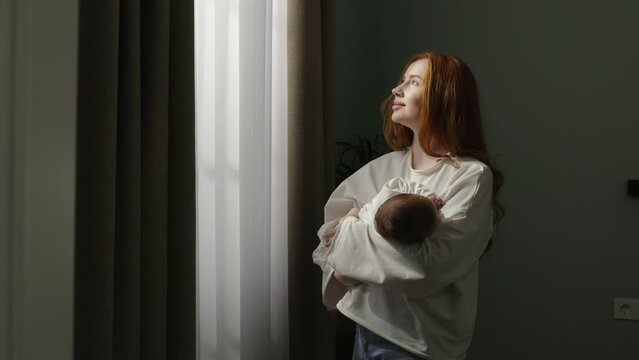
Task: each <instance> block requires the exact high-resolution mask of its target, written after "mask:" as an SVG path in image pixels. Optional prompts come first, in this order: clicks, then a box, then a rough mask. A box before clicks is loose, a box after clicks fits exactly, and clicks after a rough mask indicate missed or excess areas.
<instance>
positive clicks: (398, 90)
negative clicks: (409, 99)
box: [391, 84, 404, 97]
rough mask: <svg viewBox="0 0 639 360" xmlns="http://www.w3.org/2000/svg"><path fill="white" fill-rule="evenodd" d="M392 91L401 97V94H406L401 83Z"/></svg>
mask: <svg viewBox="0 0 639 360" xmlns="http://www.w3.org/2000/svg"><path fill="white" fill-rule="evenodd" d="M391 93H392V94H393V95H395V96H400V97H401V96H403V95H404V91H403V90H402V85H401V84H400V85H398V86H396V87H394V88H393V89H392V90H391Z"/></svg>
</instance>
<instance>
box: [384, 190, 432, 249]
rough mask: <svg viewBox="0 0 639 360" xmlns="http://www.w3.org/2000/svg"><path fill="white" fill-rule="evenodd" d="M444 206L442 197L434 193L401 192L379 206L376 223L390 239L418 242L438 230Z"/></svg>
mask: <svg viewBox="0 0 639 360" xmlns="http://www.w3.org/2000/svg"><path fill="white" fill-rule="evenodd" d="M442 206H443V201H442V200H441V199H440V198H438V197H435V196H433V197H426V196H422V195H417V194H398V195H395V196H393V197H391V198H390V199H388V200H386V201H385V202H384V203H382V205H380V206H379V208H378V209H377V213H375V227H376V228H377V232H378V233H379V234H380V235H382V236H383V237H384V238H385V239H387V240H395V241H398V242H400V243H404V244H416V243H419V242H421V241H423V240H424V239H425V238H427V237H428V236H430V235H432V234H433V233H434V232H435V229H436V228H437V225H438V224H439V209H440V208H441V207H442Z"/></svg>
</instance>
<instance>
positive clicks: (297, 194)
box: [288, 0, 335, 360]
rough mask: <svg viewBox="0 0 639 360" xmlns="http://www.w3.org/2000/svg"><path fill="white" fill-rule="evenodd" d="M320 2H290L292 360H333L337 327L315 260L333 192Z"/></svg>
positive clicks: (307, 0) (289, 123)
mask: <svg viewBox="0 0 639 360" xmlns="http://www.w3.org/2000/svg"><path fill="white" fill-rule="evenodd" d="M323 6H326V5H325V4H323V2H322V1H320V0H289V1H288V66H289V69H288V71H289V72H288V76H289V83H288V86H289V90H288V91H289V120H288V130H289V142H288V146H289V179H288V181H289V192H288V194H289V216H288V221H289V227H288V229H289V273H288V277H289V326H290V328H289V333H290V339H289V343H290V359H291V360H296V359H305V360H314V359H317V360H330V359H333V358H334V356H335V324H334V323H333V321H332V320H331V319H330V317H329V316H328V313H327V312H326V309H325V307H324V305H323V304H322V295H321V280H322V273H321V271H320V269H319V267H317V266H316V265H315V264H313V262H312V259H311V254H312V252H313V250H314V249H315V247H317V244H318V242H319V239H318V238H317V235H316V233H317V229H318V228H319V227H320V225H322V223H323V219H324V204H325V203H326V200H327V199H328V195H329V194H330V191H331V189H332V187H333V186H332V185H333V176H332V172H333V171H332V168H333V167H332V156H331V155H330V154H331V151H332V148H333V145H332V144H333V137H332V134H331V133H330V131H329V128H328V123H327V121H325V116H324V113H323V109H324V108H325V104H324V101H323V99H324V97H323V89H324V81H323V67H324V63H325V61H324V59H323V57H322V51H323V49H322V21H323V19H322V13H323V12H326V8H323Z"/></svg>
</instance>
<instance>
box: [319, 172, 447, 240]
mask: <svg viewBox="0 0 639 360" xmlns="http://www.w3.org/2000/svg"><path fill="white" fill-rule="evenodd" d="M442 206H444V201H443V200H442V199H441V198H440V197H438V196H436V195H435V194H433V193H432V191H430V190H428V189H427V188H425V187H424V186H422V185H420V184H418V183H414V182H408V181H406V180H404V179H402V178H393V179H391V180H390V181H388V182H387V183H386V184H384V186H383V187H382V190H381V191H380V192H379V193H378V194H377V195H376V196H375V197H374V198H373V199H372V200H371V202H369V203H367V204H365V205H364V206H363V207H362V209H361V210H359V209H357V208H353V209H352V210H351V211H349V213H348V214H346V216H345V217H343V218H342V220H343V219H344V218H346V217H348V216H356V217H358V218H359V219H360V220H361V221H364V222H366V223H368V224H370V225H374V226H375V229H376V230H377V232H378V233H379V234H380V235H381V236H382V237H383V238H384V239H386V240H389V241H396V242H398V243H402V244H417V243H420V242H421V241H423V240H424V239H426V238H427V237H429V236H430V235H432V234H433V233H434V232H435V230H436V229H437V225H438V224H439V210H440V209H441V208H442ZM340 225H341V220H340V222H339V224H338V226H337V227H336V230H337V228H339V226H340ZM327 245H330V244H327Z"/></svg>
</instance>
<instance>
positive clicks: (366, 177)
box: [313, 154, 400, 309]
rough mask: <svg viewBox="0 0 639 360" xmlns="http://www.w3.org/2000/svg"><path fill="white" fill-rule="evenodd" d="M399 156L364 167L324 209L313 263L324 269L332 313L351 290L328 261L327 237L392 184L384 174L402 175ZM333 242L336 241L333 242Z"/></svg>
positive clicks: (324, 289)
mask: <svg viewBox="0 0 639 360" xmlns="http://www.w3.org/2000/svg"><path fill="white" fill-rule="evenodd" d="M399 156H400V155H399V154H387V155H386V156H384V157H382V158H378V159H376V160H373V161H372V162H371V163H369V164H367V165H365V166H363V167H362V168H361V169H359V170H358V171H357V172H355V173H354V174H353V175H351V176H350V177H349V178H348V179H346V180H345V181H343V182H342V183H341V184H340V185H339V186H338V187H337V188H336V189H335V191H334V192H333V194H331V197H330V198H329V200H328V202H327V203H326V205H325V206H324V225H322V226H321V227H320V229H319V230H318V232H317V235H318V237H319V239H320V244H319V245H318V247H317V248H316V249H315V251H314V252H313V262H314V263H315V264H317V265H318V266H319V267H320V268H321V269H322V301H323V303H324V305H325V306H326V307H327V308H329V309H333V308H335V306H336V304H337V302H338V301H339V300H340V299H341V298H342V296H343V295H344V294H345V293H346V292H347V291H348V289H347V288H346V287H345V286H343V285H342V284H341V283H340V282H339V281H337V280H336V279H335V278H334V277H333V273H334V271H335V270H334V269H333V266H331V265H330V264H329V263H328V262H327V261H326V259H327V255H328V253H329V251H330V249H327V248H326V247H325V241H326V234H327V233H330V231H331V230H333V229H335V228H336V227H337V224H338V221H339V219H340V218H342V217H344V216H345V215H346V214H347V213H348V211H349V210H351V209H352V208H353V207H359V208H361V207H362V205H364V204H365V203H367V202H369V201H370V200H371V199H372V198H373V197H374V196H375V195H376V194H377V191H378V190H379V189H381V187H382V186H383V184H384V182H386V181H388V178H384V177H383V176H379V174H380V173H381V174H395V173H397V172H398V169H397V168H396V167H397V166H396V165H395V164H397V163H398V161H397V158H398V157H399ZM388 157H391V158H390V159H389V158H388ZM389 160H390V161H389ZM371 164H374V165H375V166H374V167H375V169H376V171H375V174H374V173H373V172H372V171H371ZM376 174H377V175H376ZM348 219H350V220H349V221H352V220H353V219H354V218H351V217H349V218H347V220H348ZM349 221H344V222H342V226H341V227H340V229H339V231H338V233H342V228H343V227H344V224H345V223H348V222H349ZM336 236H337V235H336ZM333 241H335V240H334V239H333ZM333 245H335V244H334V243H332V244H331V248H333Z"/></svg>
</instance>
